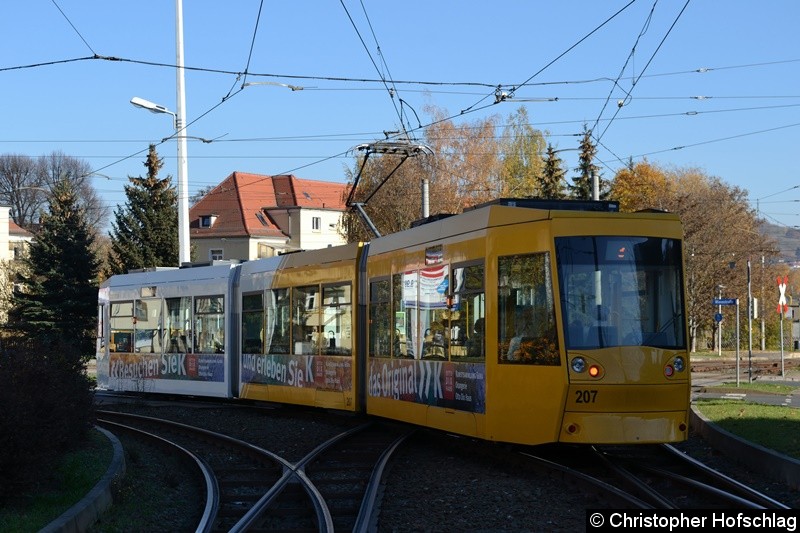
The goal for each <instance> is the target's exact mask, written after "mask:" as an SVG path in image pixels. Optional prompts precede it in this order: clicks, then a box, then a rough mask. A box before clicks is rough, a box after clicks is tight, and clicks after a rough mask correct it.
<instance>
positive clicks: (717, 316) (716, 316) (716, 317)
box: [714, 313, 722, 322]
mask: <svg viewBox="0 0 800 533" xmlns="http://www.w3.org/2000/svg"><path fill="white" fill-rule="evenodd" d="M714 320H715V321H716V322H722V313H714Z"/></svg>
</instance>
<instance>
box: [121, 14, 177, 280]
mask: <svg viewBox="0 0 800 533" xmlns="http://www.w3.org/2000/svg"><path fill="white" fill-rule="evenodd" d="M175 56H176V60H175V65H176V67H177V68H176V69H175V73H176V74H175V86H176V92H177V108H176V109H177V111H176V112H174V113H173V112H172V111H170V110H169V109H167V108H166V107H164V106H162V105H158V104H154V103H153V102H150V101H148V100H145V99H143V98H138V97H133V98H131V103H132V104H133V105H135V106H136V107H141V108H143V109H147V110H148V111H150V112H152V113H166V114H168V115H172V118H173V121H174V122H173V125H174V127H175V133H176V140H177V141H178V266H181V265H182V264H183V263H188V262H189V261H191V253H190V252H191V250H190V247H189V184H188V176H187V174H188V171H189V164H188V160H187V156H186V139H187V137H186V131H185V130H186V127H185V125H184V117H185V116H186V91H185V89H184V81H183V79H184V75H183V73H184V68H183V0H175Z"/></svg>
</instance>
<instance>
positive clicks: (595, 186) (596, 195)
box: [592, 170, 600, 201]
mask: <svg viewBox="0 0 800 533" xmlns="http://www.w3.org/2000/svg"><path fill="white" fill-rule="evenodd" d="M599 199H600V180H599V179H598V177H597V172H595V171H594V170H592V200H594V201H597V200H599Z"/></svg>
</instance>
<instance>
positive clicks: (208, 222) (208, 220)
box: [200, 215, 217, 228]
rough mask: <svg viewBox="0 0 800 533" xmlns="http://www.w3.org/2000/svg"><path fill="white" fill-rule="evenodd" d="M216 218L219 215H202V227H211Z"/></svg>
mask: <svg viewBox="0 0 800 533" xmlns="http://www.w3.org/2000/svg"><path fill="white" fill-rule="evenodd" d="M215 220H217V215H200V227H201V228H210V227H211V226H213V225H214V221H215Z"/></svg>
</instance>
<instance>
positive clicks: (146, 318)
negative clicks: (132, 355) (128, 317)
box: [134, 298, 163, 353]
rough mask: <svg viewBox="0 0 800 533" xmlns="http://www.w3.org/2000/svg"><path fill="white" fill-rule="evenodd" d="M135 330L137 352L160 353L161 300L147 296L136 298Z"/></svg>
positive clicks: (161, 340) (161, 342) (161, 343)
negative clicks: (146, 297)
mask: <svg viewBox="0 0 800 533" xmlns="http://www.w3.org/2000/svg"><path fill="white" fill-rule="evenodd" d="M134 316H135V321H134V325H135V330H136V334H135V337H136V344H135V350H136V352H137V353H161V347H162V345H163V339H162V335H161V331H162V329H161V300H160V299H154V298H148V299H143V300H136V304H135V315H134Z"/></svg>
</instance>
